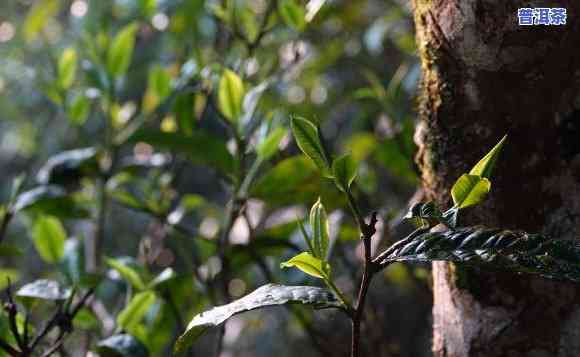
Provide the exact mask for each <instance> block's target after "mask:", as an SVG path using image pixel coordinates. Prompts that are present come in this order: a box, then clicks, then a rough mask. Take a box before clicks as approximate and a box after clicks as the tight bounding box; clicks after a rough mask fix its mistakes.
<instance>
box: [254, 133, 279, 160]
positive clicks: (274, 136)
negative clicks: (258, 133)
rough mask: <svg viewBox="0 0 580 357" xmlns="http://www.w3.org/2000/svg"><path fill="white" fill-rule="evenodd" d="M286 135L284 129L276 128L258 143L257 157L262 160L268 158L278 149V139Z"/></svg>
mask: <svg viewBox="0 0 580 357" xmlns="http://www.w3.org/2000/svg"><path fill="white" fill-rule="evenodd" d="M285 135H286V129H284V128H276V129H274V130H273V131H272V132H271V133H270V134H268V136H267V137H266V138H265V139H264V140H263V141H262V142H261V143H260V145H258V148H257V150H256V151H257V152H258V158H259V159H260V160H262V161H265V160H268V159H269V158H271V157H272V156H274V154H275V153H276V152H277V151H278V146H279V145H280V141H281V140H282V138H284V136H285Z"/></svg>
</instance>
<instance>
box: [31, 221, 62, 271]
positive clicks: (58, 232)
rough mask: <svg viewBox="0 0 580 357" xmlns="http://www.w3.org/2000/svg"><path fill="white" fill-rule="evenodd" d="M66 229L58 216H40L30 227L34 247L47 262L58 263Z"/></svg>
mask: <svg viewBox="0 0 580 357" xmlns="http://www.w3.org/2000/svg"><path fill="white" fill-rule="evenodd" d="M66 238H67V236H66V231H65V230H64V227H63V226H62V223H61V222H60V220H58V218H56V217H51V216H40V217H38V218H37V219H36V221H35V222H34V226H33V227H32V240H33V242H34V247H35V248H36V251H37V252H38V254H40V256H41V258H42V259H43V260H44V261H45V262H47V263H51V264H54V263H58V262H59V261H60V260H61V259H62V257H63V255H64V244H65V241H66Z"/></svg>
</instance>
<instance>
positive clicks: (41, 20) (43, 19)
mask: <svg viewBox="0 0 580 357" xmlns="http://www.w3.org/2000/svg"><path fill="white" fill-rule="evenodd" d="M59 10H60V0H44V1H37V2H36V3H34V5H33V6H32V8H30V10H29V11H28V14H27V15H26V19H25V20H24V24H23V25H22V28H23V34H24V39H25V40H26V41H27V42H31V41H34V40H35V39H36V38H37V37H38V35H39V34H40V32H41V31H43V29H44V27H45V26H46V24H47V23H48V22H49V21H50V20H51V19H52V18H54V16H55V15H56V14H57V13H58V12H59Z"/></svg>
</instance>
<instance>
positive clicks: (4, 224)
mask: <svg viewBox="0 0 580 357" xmlns="http://www.w3.org/2000/svg"><path fill="white" fill-rule="evenodd" d="M12 217H13V214H12V213H11V212H10V211H7V212H5V213H4V215H3V216H2V220H1V221H0V243H2V241H3V240H4V236H5V235H6V230H7V229H8V224H9V223H10V220H12Z"/></svg>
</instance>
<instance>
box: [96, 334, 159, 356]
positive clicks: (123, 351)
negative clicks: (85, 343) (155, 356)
mask: <svg viewBox="0 0 580 357" xmlns="http://www.w3.org/2000/svg"><path fill="white" fill-rule="evenodd" d="M97 352H98V353H99V356H101V357H148V356H149V352H148V351H147V347H145V345H143V343H141V342H140V341H139V340H138V339H136V338H135V337H133V336H131V335H129V334H120V335H113V336H111V337H108V338H106V339H104V340H102V341H99V343H98V344H97Z"/></svg>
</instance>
